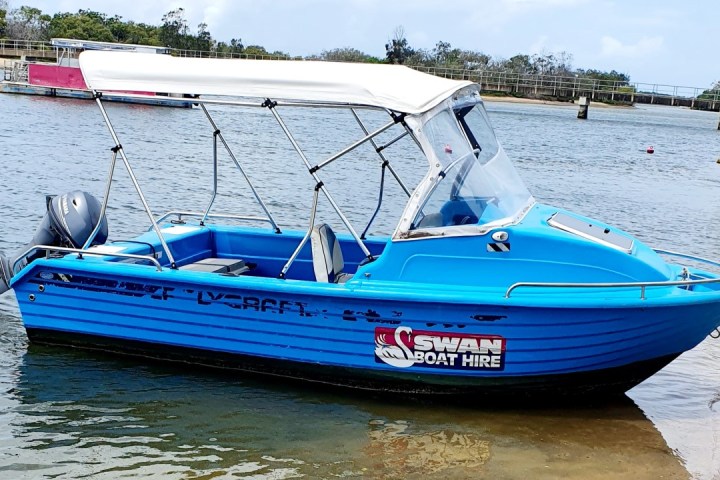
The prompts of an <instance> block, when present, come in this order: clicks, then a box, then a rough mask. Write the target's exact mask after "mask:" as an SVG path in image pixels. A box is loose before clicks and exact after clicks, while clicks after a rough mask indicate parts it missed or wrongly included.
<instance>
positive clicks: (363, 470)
mask: <svg viewBox="0 0 720 480" xmlns="http://www.w3.org/2000/svg"><path fill="white" fill-rule="evenodd" d="M488 110H489V112H490V117H491V120H492V121H493V123H494V124H495V125H496V127H497V134H498V138H499V139H500V141H501V142H502V143H503V144H504V146H505V149H506V150H507V151H508V154H509V155H510V156H511V158H513V159H514V160H515V161H516V164H517V166H518V170H519V171H520V174H521V175H522V176H523V178H524V180H525V181H526V183H527V184H528V186H529V187H530V190H531V191H532V192H533V194H534V195H535V196H536V198H537V199H538V200H539V201H542V202H545V203H550V204H555V205H561V206H564V207H567V208H569V209H573V210H577V211H578V212H580V213H583V214H587V215H590V216H593V217H597V218H600V219H603V220H606V221H608V222H609V223H613V224H616V225H618V226H619V227H621V228H624V229H625V230H628V231H630V232H631V233H633V234H636V235H638V236H639V237H640V238H641V239H642V240H643V241H644V242H646V243H648V244H650V245H653V246H658V247H660V246H662V247H665V248H667V249H670V250H679V251H685V252H688V253H691V254H696V255H700V256H705V257H710V258H717V257H718V252H720V238H719V237H718V230H717V224H718V222H717V221H716V220H718V219H719V218H720V217H719V215H720V213H719V212H720V209H718V207H717V199H718V198H720V166H718V165H717V164H716V163H715V160H716V158H717V155H718V152H717V151H716V150H717V149H715V150H713V149H712V148H711V147H712V146H713V145H715V146H717V131H716V126H717V114H716V113H712V114H711V113H707V112H691V111H688V110H684V109H679V108H665V107H647V106H643V107H638V108H635V109H604V110H601V109H592V108H591V112H590V119H589V120H588V121H587V122H580V121H577V120H576V119H575V113H576V109H575V107H549V106H527V105H518V104H502V103H492V104H490V105H489V106H488ZM108 111H109V113H110V116H111V119H112V120H113V122H114V124H115V127H116V128H117V129H118V132H119V134H120V138H121V142H122V143H123V146H124V147H125V149H126V151H127V153H128V155H129V157H130V160H131V162H133V165H134V167H135V169H136V173H137V174H138V177H139V180H140V184H141V185H142V186H143V187H150V186H152V187H153V188H146V192H145V193H146V194H147V197H148V202H149V204H150V205H151V206H152V207H153V209H154V210H155V211H156V212H164V211H166V210H169V209H171V208H172V209H192V210H197V209H198V208H200V209H201V210H202V209H204V207H205V206H206V205H207V202H208V200H209V198H210V185H211V180H212V165H211V161H210V160H211V156H210V152H211V145H212V143H211V142H212V131H211V130H210V129H209V127H208V126H207V124H206V123H205V119H204V115H203V114H202V112H201V111H200V110H198V109H194V110H175V109H158V108H149V107H138V106H123V105H114V106H108ZM211 111H212V112H213V114H214V115H215V119H216V121H217V122H218V125H219V127H220V128H221V129H223V134H224V135H225V136H226V138H227V139H228V141H229V142H230V144H231V145H232V146H233V147H234V149H235V154H236V156H237V157H238V158H239V159H241V161H242V162H243V163H244V164H245V165H247V166H248V171H249V172H250V174H251V176H252V177H253V180H254V181H255V182H256V186H257V187H258V190H259V191H260V193H261V195H262V196H263V197H264V198H266V199H267V201H268V206H269V207H270V209H271V210H272V212H273V213H274V214H275V215H277V217H278V219H279V221H280V223H281V225H282V226H283V227H292V228H306V225H307V220H308V214H309V210H310V200H311V196H312V195H311V187H312V181H311V179H310V177H309V176H305V175H298V174H297V172H298V171H299V168H300V165H301V163H300V161H299V159H298V158H297V156H296V153H295V152H294V151H293V150H292V148H291V147H290V146H289V144H287V143H286V142H282V143H280V144H275V143H272V142H270V141H268V138H270V137H271V136H274V138H282V133H281V132H279V131H278V127H277V125H276V124H275V123H274V122H273V120H272V118H271V116H270V115H269V114H268V113H267V112H266V111H264V110H262V111H261V110H255V111H250V112H247V113H248V114H247V115H245V116H243V117H242V119H239V120H238V119H237V118H234V117H232V116H230V115H229V114H228V112H227V110H226V109H223V108H213V109H211ZM365 113H366V112H363V115H364V114H365ZM0 114H1V115H0V118H2V121H0V162H1V163H2V165H3V174H2V175H0V192H2V194H0V211H2V212H3V224H2V225H3V226H2V227H0V251H5V253H9V252H14V251H15V250H17V249H18V248H19V247H20V246H21V245H23V244H24V243H26V242H27V241H28V240H29V239H30V237H31V236H32V232H34V230H35V228H36V226H37V223H38V221H39V220H40V218H41V217H42V214H43V208H44V196H45V194H47V193H62V192H65V191H68V190H72V189H75V188H82V189H85V190H88V191H90V192H92V193H93V194H95V195H100V194H102V192H103V186H104V181H105V175H106V169H107V166H108V160H109V155H110V153H109V150H108V149H109V147H110V146H112V145H111V142H110V138H109V137H108V136H107V134H106V133H107V132H106V130H105V127H104V125H103V123H102V121H101V118H100V115H99V114H98V112H97V109H96V107H95V106H94V105H92V104H91V103H90V102H87V103H85V102H77V101H69V100H60V99H46V98H32V97H24V96H12V95H1V96H0ZM282 114H283V115H284V116H285V119H286V121H287V122H288V125H289V126H290V128H291V130H292V131H293V132H295V133H297V134H298V140H299V141H300V143H301V146H302V147H303V148H304V149H305V150H306V151H307V153H308V155H309V156H310V157H311V160H312V161H321V160H322V159H324V158H327V156H328V155H330V154H332V153H334V151H336V150H337V149H338V147H339V146H341V142H340V140H339V137H338V132H339V131H340V130H342V128H340V127H342V126H343V125H347V124H348V123H346V122H349V125H351V126H352V127H354V128H356V125H355V124H354V120H353V119H352V117H351V116H347V117H343V116H342V114H341V113H339V112H336V111H333V112H332V113H331V114H329V115H326V116H325V115H320V114H318V113H316V112H315V113H313V112H310V113H306V112H301V111H300V110H291V111H287V112H285V111H283V112H282ZM364 119H365V120H366V121H367V122H368V128H369V129H370V130H372V129H374V128H377V127H379V126H380V125H382V124H383V123H384V122H385V119H384V118H382V120H381V121H380V120H378V119H376V118H374V117H372V116H370V117H368V118H364ZM318 125H319V126H320V127H321V128H320V129H319V130H320V132H321V133H322V138H321V139H318V140H317V141H316V142H309V140H308V139H307V137H305V136H303V135H302V133H303V132H304V131H307V130H313V131H314V130H315V129H316V127H317V126H318ZM353 131H354V132H355V135H354V136H351V139H352V140H357V139H358V138H359V136H360V135H359V134H358V131H357V130H353ZM518 132H521V133H522V134H521V135H519V134H518ZM648 145H654V146H655V154H654V155H652V156H649V155H647V154H646V153H645V148H646V147H647V146H648ZM342 146H344V145H342ZM384 153H386V154H387V155H388V156H389V157H390V159H391V161H393V163H394V165H395V167H396V168H397V170H398V171H399V172H400V174H401V175H402V176H403V178H404V179H405V180H406V183H407V184H408V185H410V186H413V185H415V184H416V183H417V181H419V179H420V177H421V176H422V174H423V173H424V171H423V169H422V168H421V169H419V170H418V169H417V167H416V166H417V164H416V163H414V161H415V159H413V158H412V157H403V156H399V157H398V156H397V155H396V154H395V153H394V150H393V149H392V148H389V149H387V151H385V152H384ZM353 155H354V157H353V159H354V163H352V162H351V163H344V162H342V161H338V162H335V163H333V164H330V165H329V167H328V168H327V171H326V169H323V179H324V180H326V184H327V185H328V188H329V189H330V191H331V192H332V193H333V194H334V195H335V197H336V200H337V201H338V202H339V203H340V204H341V206H343V207H344V208H345V210H346V213H347V214H348V217H349V218H350V219H351V221H352V222H353V224H354V225H356V226H358V225H359V226H364V225H365V223H366V222H367V220H368V218H369V216H370V213H371V211H370V210H372V208H373V207H374V205H375V202H376V198H377V186H378V183H379V177H380V162H379V161H378V159H377V156H376V155H374V153H373V152H372V151H371V149H370V151H367V149H365V150H363V149H362V148H361V149H358V150H357V151H355V152H353ZM220 161H221V166H220V174H221V177H222V178H223V179H224V180H227V181H228V183H223V185H222V186H221V190H220V192H219V196H218V211H230V212H234V213H249V214H259V213H261V212H260V211H259V210H258V209H257V207H256V206H255V205H254V203H253V201H252V199H251V195H250V193H249V191H248V189H247V187H246V185H244V184H243V182H242V181H239V176H238V175H237V174H236V173H235V172H232V171H231V170H232V164H231V162H230V161H229V159H228V158H227V157H226V156H225V155H224V153H222V152H221V154H220ZM368 166H369V173H368ZM423 168H424V167H423ZM112 200H113V201H112V202H111V205H110V208H109V211H108V217H109V220H110V235H111V239H121V238H127V237H128V236H129V235H135V234H137V233H138V232H139V231H142V230H144V229H145V228H146V226H147V220H146V218H144V212H143V211H142V208H140V205H139V203H138V202H137V200H136V195H135V193H134V191H133V188H132V186H131V184H130V183H129V181H128V178H127V174H125V173H123V172H122V169H119V172H118V177H117V182H115V183H114V184H113V190H112ZM405 201H406V197H405V196H404V194H403V193H402V191H401V190H400V189H399V188H398V187H397V185H395V184H393V183H392V182H389V186H388V191H387V192H386V194H385V202H384V207H383V209H382V211H381V215H380V217H379V219H378V220H377V222H376V224H375V227H374V230H375V231H376V232H377V233H389V232H390V231H392V228H393V227H394V225H395V223H396V222H397V215H398V214H399V212H398V209H399V208H401V207H402V205H403V203H404V202H405ZM363 204H364V205H370V206H371V207H369V210H368V209H361V208H360V206H361V205H363ZM253 209H255V210H253ZM318 218H319V219H321V220H322V221H327V222H329V223H332V224H333V226H336V225H339V224H340V222H338V221H337V220H336V218H335V216H334V214H333V213H332V212H331V211H330V210H329V209H328V207H327V204H326V203H323V204H321V208H320V211H319V217H318ZM718 364H720V341H713V340H707V341H706V342H704V343H703V344H701V345H700V346H698V347H697V348H696V349H694V350H693V351H691V352H688V353H686V354H684V355H682V356H681V357H680V358H678V359H677V360H676V361H674V362H673V363H672V364H670V365H669V366H668V367H666V368H665V369H663V370H662V371H661V372H659V373H658V374H657V375H655V376H653V377H652V378H651V379H649V380H648V381H646V382H645V383H643V384H641V385H640V386H638V387H636V388H635V389H633V390H631V391H630V392H629V394H628V396H629V398H626V399H625V401H623V402H620V403H619V404H614V405H607V406H602V407H584V408H576V409H563V410H561V409H558V410H552V409H539V408H529V409H527V410H513V409H501V410H493V409H488V408H484V407H483V406H482V405H478V406H477V407H475V408H470V407H468V406H464V407H461V406H448V405H440V404H432V403H430V404H425V403H417V402H412V401H409V400H407V399H405V398H402V397H397V396H392V397H382V396H378V397H377V398H366V397H362V398H358V396H357V394H355V393H354V392H342V393H327V392H325V393H322V392H318V391H316V390H308V391H306V390H303V389H302V388H300V387H298V386H297V385H283V384H281V383H280V384H279V383H274V384H268V383H265V382H263V383H259V381H256V380H249V379H247V378H242V377H239V376H237V375H235V374H216V373H211V372H207V371H203V372H187V371H185V370H184V369H179V368H177V367H172V366H164V365H145V364H144V363H143V362H140V361H137V362H135V361H128V360H121V359H113V358H104V357H102V356H101V355H99V354H96V353H79V352H73V351H65V350H62V349H51V348H37V347H33V348H30V349H29V350H27V340H26V337H25V333H24V331H23V328H22V323H21V320H20V316H19V313H18V311H17V305H16V302H15V299H14V297H13V296H12V295H5V296H3V297H0V479H5V478H8V479H21V478H26V479H36V478H63V479H75V478H93V479H95V478H100V479H102V478H107V479H115V478H121V477H123V476H126V477H132V478H138V477H140V478H159V479H167V478H170V479H173V478H207V479H209V478H213V479H216V478H255V479H259V478H268V479H270V478H272V479H280V478H296V477H305V478H338V477H339V478H360V477H362V478H403V477H421V478H491V477H496V478H518V479H526V478H548V479H550V478H628V479H630V478H632V479H636V478H652V479H655V478H686V477H687V476H688V473H687V472H688V471H689V472H690V475H692V476H693V477H695V478H698V479H718V478H720V473H718V472H720V403H719V402H718V399H720V369H718V368H717V366H718ZM686 469H687V470H686Z"/></svg>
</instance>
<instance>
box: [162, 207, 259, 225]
mask: <svg viewBox="0 0 720 480" xmlns="http://www.w3.org/2000/svg"><path fill="white" fill-rule="evenodd" d="M173 215H176V216H177V217H178V220H180V221H182V217H200V218H202V217H204V216H205V212H190V211H183V210H173V211H170V212H167V213H165V214H164V215H163V216H162V217H160V218H158V219H157V223H160V222H162V221H163V220H165V219H167V218H168V217H172V216H173ZM207 217H208V218H231V219H233V220H250V221H257V222H267V223H270V224H271V225H272V222H271V221H270V219H268V218H265V217H256V216H251V215H235V214H232V213H210V214H208V215H207Z"/></svg>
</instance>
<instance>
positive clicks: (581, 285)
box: [505, 248, 720, 300]
mask: <svg viewBox="0 0 720 480" xmlns="http://www.w3.org/2000/svg"><path fill="white" fill-rule="evenodd" d="M653 251H654V252H655V253H658V254H661V255H670V256H673V257H680V258H686V259H688V260H695V261H697V262H701V263H707V264H709V265H713V266H716V267H720V262H716V261H714V260H708V259H707V258H702V257H696V256H694V255H688V254H686V253H680V252H673V251H670V250H662V249H659V248H654V249H653ZM719 282H720V278H703V279H700V280H667V281H663V282H610V283H572V282H562V283H551V282H549V283H545V282H517V283H513V284H512V285H510V287H509V288H508V289H507V290H506V291H505V298H510V293H512V291H513V290H515V289H516V288H520V287H548V288H614V287H621V288H622V287H639V288H640V299H641V300H645V288H646V287H672V286H680V285H682V286H686V285H700V284H704V283H719Z"/></svg>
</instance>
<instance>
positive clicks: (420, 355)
mask: <svg viewBox="0 0 720 480" xmlns="http://www.w3.org/2000/svg"><path fill="white" fill-rule="evenodd" d="M375 361H376V362H378V363H386V364H388V365H391V366H393V367H398V368H407V367H412V366H416V367H428V368H447V369H459V370H502V369H503V368H505V338H503V337H500V336H498V335H475V334H463V333H448V332H429V331H424V330H415V331H413V329H412V328H410V327H405V326H400V327H397V328H388V327H376V328H375Z"/></svg>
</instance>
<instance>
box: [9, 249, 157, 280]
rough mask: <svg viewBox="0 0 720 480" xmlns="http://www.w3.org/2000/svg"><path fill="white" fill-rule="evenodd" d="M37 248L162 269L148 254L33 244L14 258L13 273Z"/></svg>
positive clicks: (80, 257)
mask: <svg viewBox="0 0 720 480" xmlns="http://www.w3.org/2000/svg"><path fill="white" fill-rule="evenodd" d="M38 250H45V252H47V253H50V252H59V253H77V254H78V257H77V258H78V259H80V260H82V258H83V255H95V256H100V257H117V258H130V259H133V260H144V261H148V262H150V263H152V264H153V265H155V268H156V269H157V271H158V272H161V271H162V265H160V262H158V260H157V258H155V257H152V256H149V255H136V254H134V253H118V252H103V251H102V250H93V249H82V248H67V247H55V246H52V245H33V246H32V247H31V248H29V249H27V250H26V251H25V252H23V253H22V254H21V255H20V256H19V257H18V258H17V260H15V261H14V262H13V264H12V267H11V272H12V273H13V275H14V274H15V273H16V272H17V266H18V264H19V263H20V262H22V261H23V260H25V259H26V258H27V256H28V255H30V254H31V253H33V252H36V251H38Z"/></svg>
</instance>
